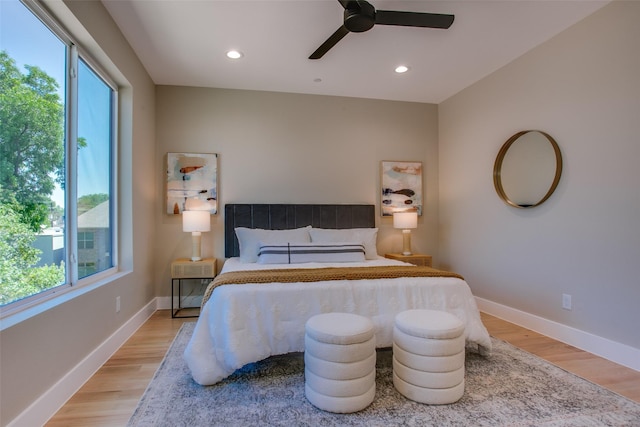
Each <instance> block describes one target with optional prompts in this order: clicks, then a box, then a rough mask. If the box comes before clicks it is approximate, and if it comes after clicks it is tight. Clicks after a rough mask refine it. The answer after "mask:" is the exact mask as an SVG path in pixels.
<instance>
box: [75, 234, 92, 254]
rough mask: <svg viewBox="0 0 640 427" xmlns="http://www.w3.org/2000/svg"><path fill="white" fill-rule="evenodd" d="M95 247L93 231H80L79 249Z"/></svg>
mask: <svg viewBox="0 0 640 427" xmlns="http://www.w3.org/2000/svg"><path fill="white" fill-rule="evenodd" d="M81 249H93V233H90V232H88V231H78V250H81Z"/></svg>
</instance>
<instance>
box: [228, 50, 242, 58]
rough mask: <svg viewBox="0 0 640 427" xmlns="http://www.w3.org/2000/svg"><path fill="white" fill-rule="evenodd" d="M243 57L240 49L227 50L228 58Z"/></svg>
mask: <svg viewBox="0 0 640 427" xmlns="http://www.w3.org/2000/svg"><path fill="white" fill-rule="evenodd" d="M242 57H243V55H242V52H240V51H239V50H230V51H228V52H227V58H229V59H240V58H242Z"/></svg>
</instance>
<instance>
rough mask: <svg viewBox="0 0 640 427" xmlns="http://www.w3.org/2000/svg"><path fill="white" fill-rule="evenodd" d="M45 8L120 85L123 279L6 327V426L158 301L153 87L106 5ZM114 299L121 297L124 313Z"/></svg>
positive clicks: (2, 398) (0, 370) (0, 371)
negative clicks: (145, 308) (118, 311)
mask: <svg viewBox="0 0 640 427" xmlns="http://www.w3.org/2000/svg"><path fill="white" fill-rule="evenodd" d="M47 5H48V7H50V8H51V9H52V11H53V13H54V14H55V15H57V16H58V17H60V19H61V20H62V22H64V23H65V25H66V26H67V27H68V29H69V30H70V31H71V33H72V34H73V35H74V37H76V39H78V40H79V41H80V44H81V45H82V46H83V47H85V48H86V49H88V50H89V51H90V52H91V54H92V55H94V56H95V57H97V58H98V59H99V60H100V61H101V65H104V66H106V68H108V69H109V72H110V74H111V75H112V76H113V78H114V79H115V80H116V81H117V83H118V85H119V86H120V87H121V89H120V125H121V132H120V134H119V138H120V152H119V153H118V154H119V155H118V162H119V172H118V173H119V176H120V183H121V185H120V187H119V188H118V192H119V196H118V205H119V209H118V221H119V226H120V228H121V231H122V232H121V234H120V236H119V239H120V246H119V250H120V254H119V255H120V260H121V267H122V270H123V272H124V274H123V275H122V276H121V277H120V278H119V279H118V280H115V281H111V282H110V283H108V284H107V285H104V286H101V287H99V288H97V289H94V290H92V291H89V292H86V293H82V294H81V295H77V296H75V297H74V298H72V299H71V300H69V301H67V302H64V303H62V304H59V305H55V306H54V307H53V308H51V309H49V310H47V311H45V312H44V313H42V314H39V315H36V316H34V317H31V318H29V319H27V320H24V321H22V322H20V323H17V324H16V325H14V326H12V327H9V328H6V329H4V330H2V332H1V333H0V334H1V335H0V341H1V345H0V377H1V378H2V381H1V382H0V425H6V424H7V423H8V422H10V421H11V420H12V419H14V418H15V417H16V416H18V415H19V414H20V413H22V412H23V411H24V410H25V409H26V408H27V407H28V406H29V405H30V404H31V403H33V402H34V401H36V399H38V398H39V397H40V396H41V395H42V394H43V393H44V392H45V391H47V390H48V389H49V388H51V387H52V386H53V385H54V384H56V383H57V382H58V381H59V380H61V379H62V378H63V377H64V376H65V374H67V373H68V372H69V371H70V370H71V369H72V368H74V367H75V366H76V365H78V364H79V363H80V362H81V361H82V360H83V359H84V358H85V357H87V356H89V355H90V354H91V352H92V351H94V350H95V349H96V348H97V347H98V345H100V344H101V343H103V342H104V341H105V340H107V338H109V337H110V336H111V335H112V334H113V333H114V332H115V331H116V330H117V329H118V328H119V327H121V326H122V325H123V324H124V323H125V322H126V321H127V320H129V319H130V318H131V317H132V316H133V315H134V314H135V313H137V312H138V311H139V310H140V309H141V308H142V307H143V306H145V305H146V304H147V303H149V302H150V301H151V300H152V299H153V297H154V296H155V290H154V286H153V274H154V270H153V268H152V267H153V254H152V248H153V246H154V240H155V238H154V228H153V222H152V221H149V220H148V218H152V217H153V212H155V211H156V209H155V207H156V205H157V202H156V192H155V189H154V186H153V182H152V180H150V179H149V177H152V176H153V175H154V173H155V171H156V170H157V168H156V164H155V161H154V152H155V151H154V150H155V147H154V142H155V141H154V138H155V135H154V113H155V112H154V103H155V101H154V96H155V92H154V85H153V83H152V82H151V80H150V79H149V76H148V75H147V73H146V72H145V70H144V68H143V67H142V66H141V64H140V62H139V60H138V58H137V57H136V56H135V54H134V53H133V51H132V50H131V49H130V48H129V45H128V44H127V43H126V41H125V40H124V39H123V37H122V35H121V34H120V32H119V30H118V29H117V27H116V26H115V24H114V23H113V21H112V20H111V18H110V16H109V15H108V14H107V12H106V11H105V10H104V8H103V6H102V4H101V3H100V2H83V1H77V2H76V1H69V2H65V3H63V2H61V1H51V2H47ZM98 44H99V46H100V47H98ZM109 62H111V63H110V64H109ZM133 165H135V168H134V167H133ZM116 296H120V297H121V311H120V313H116V310H115V307H116V306H115V301H116ZM53 304H55V301H54V302H53Z"/></svg>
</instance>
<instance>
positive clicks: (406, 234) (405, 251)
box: [402, 230, 413, 255]
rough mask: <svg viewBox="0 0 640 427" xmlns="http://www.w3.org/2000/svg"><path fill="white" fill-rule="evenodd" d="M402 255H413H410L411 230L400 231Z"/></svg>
mask: <svg viewBox="0 0 640 427" xmlns="http://www.w3.org/2000/svg"><path fill="white" fill-rule="evenodd" d="M402 255H413V254H412V253H411V230H402Z"/></svg>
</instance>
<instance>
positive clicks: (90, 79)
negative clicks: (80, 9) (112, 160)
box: [0, 0, 110, 206]
mask: <svg viewBox="0 0 640 427" xmlns="http://www.w3.org/2000/svg"><path fill="white" fill-rule="evenodd" d="M0 49H1V50H4V51H6V52H7V53H8V54H9V56H11V57H12V58H13V59H14V60H15V61H16V64H17V66H18V68H19V69H20V71H21V72H23V73H24V72H26V70H25V68H24V66H25V65H36V66H38V67H40V68H41V69H43V70H44V71H45V72H46V73H47V74H48V75H50V76H51V77H53V78H55V79H56V81H57V82H58V84H59V95H60V97H61V99H62V100H64V99H65V95H64V90H65V74H66V73H65V45H64V43H62V42H61V41H60V39H58V38H57V37H56V36H55V35H54V34H53V33H52V32H51V31H49V30H48V29H47V28H46V27H45V26H44V25H43V24H42V23H41V22H40V21H39V20H38V18H36V17H35V16H34V15H33V14H32V13H31V12H30V11H29V10H28V9H27V8H26V7H25V6H24V5H22V4H21V3H20V2H19V1H18V0H0ZM78 75H79V87H78V93H79V99H78V104H79V117H78V136H80V137H84V138H85V139H86V140H87V147H85V148H82V149H81V150H80V151H79V152H78V196H82V195H85V194H94V193H109V179H108V176H109V167H110V165H109V148H108V144H109V133H110V129H109V125H110V124H109V115H108V114H109V103H108V101H109V89H108V87H107V86H106V85H105V84H104V83H103V82H102V80H100V79H99V78H98V77H97V76H96V75H95V74H94V73H93V72H92V71H91V70H90V69H89V68H88V67H83V65H80V67H79V74H78ZM52 199H53V200H54V201H55V202H56V204H58V205H59V206H64V193H63V191H62V190H60V189H59V188H58V189H57V190H56V191H55V192H54V194H53V195H52Z"/></svg>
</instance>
